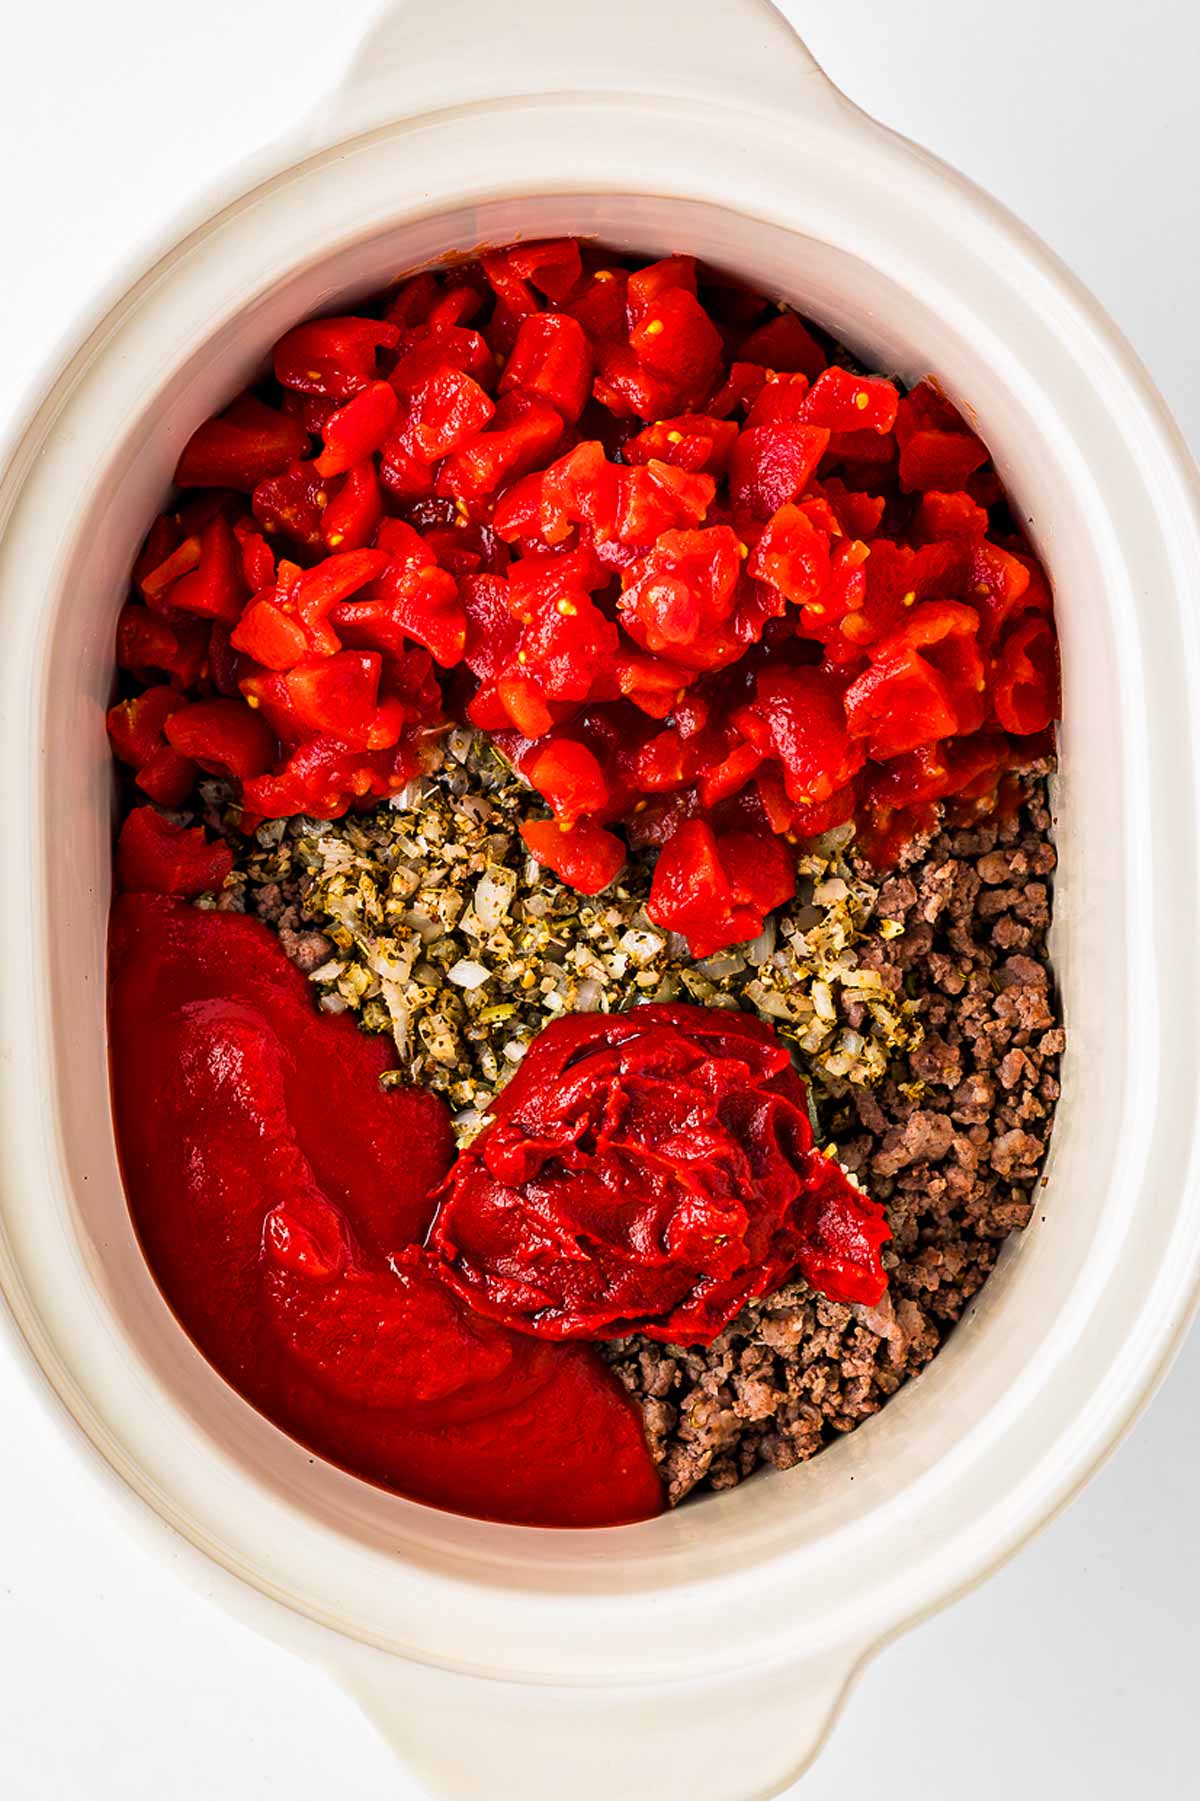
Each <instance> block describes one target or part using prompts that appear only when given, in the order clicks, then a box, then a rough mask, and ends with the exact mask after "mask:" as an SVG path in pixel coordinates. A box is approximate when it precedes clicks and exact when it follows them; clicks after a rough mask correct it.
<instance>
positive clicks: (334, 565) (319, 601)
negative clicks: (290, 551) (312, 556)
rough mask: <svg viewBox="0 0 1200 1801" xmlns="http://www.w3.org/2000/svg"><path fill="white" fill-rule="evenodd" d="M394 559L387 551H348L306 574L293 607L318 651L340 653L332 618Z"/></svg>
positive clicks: (337, 554)
mask: <svg viewBox="0 0 1200 1801" xmlns="http://www.w3.org/2000/svg"><path fill="white" fill-rule="evenodd" d="M390 560H391V559H390V558H389V556H388V553H387V551H386V550H346V551H339V552H337V553H336V554H335V555H333V556H328V557H326V558H325V559H324V561H323V562H320V563H318V564H317V565H316V567H315V568H313V569H307V570H305V571H304V573H303V574H302V575H301V577H300V580H299V582H298V583H297V585H296V590H295V594H294V597H293V605H294V607H295V612H296V616H297V618H298V619H299V621H300V623H301V625H302V626H303V627H304V629H305V631H306V632H307V634H308V641H309V644H310V645H311V646H312V648H313V649H314V650H317V651H322V652H324V653H325V654H327V655H328V654H329V653H330V652H332V651H335V650H337V648H338V638H337V635H336V633H335V632H334V631H333V630H332V628H331V626H330V624H329V615H330V614H331V613H332V611H333V609H334V607H336V606H338V605H339V604H340V602H342V601H344V600H348V599H349V597H350V595H351V594H354V593H356V592H357V591H358V589H359V588H365V587H366V585H367V583H368V582H373V581H374V580H375V578H376V577H377V576H380V575H382V574H383V573H384V571H385V570H386V569H387V567H388V564H389V562H390Z"/></svg>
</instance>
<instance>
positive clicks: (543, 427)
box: [436, 394, 563, 500]
mask: <svg viewBox="0 0 1200 1801" xmlns="http://www.w3.org/2000/svg"><path fill="white" fill-rule="evenodd" d="M562 430H563V424H562V420H561V418H560V417H559V415H558V414H557V413H556V412H555V410H554V408H553V407H552V406H550V405H548V404H547V402H546V401H544V400H530V399H529V398H528V397H527V396H526V395H524V394H506V395H505V396H504V398H503V399H502V400H501V401H500V402H499V404H498V405H497V407H496V412H495V416H494V418H493V419H492V422H491V424H490V426H489V428H488V429H487V430H486V431H481V432H479V434H478V435H477V436H476V437H474V438H472V439H471V440H470V441H469V442H468V443H467V444H466V445H464V446H463V448H462V449H461V450H458V451H456V452H455V453H454V454H453V455H452V456H448V457H447V458H446V461H445V462H444V463H443V464H442V467H441V471H440V473H439V475H438V478H437V484H436V485H437V491H438V493H439V494H450V495H453V496H454V497H455V498H456V499H459V500H475V499H478V498H479V497H480V496H481V495H485V494H494V493H495V491H496V489H497V488H498V487H499V486H500V484H501V482H503V481H512V480H514V479H515V477H517V476H518V475H524V473H525V471H526V470H527V469H530V468H532V467H533V465H534V463H536V462H537V461H538V459H539V458H540V457H542V456H544V455H545V454H546V453H547V452H548V451H550V450H552V449H553V448H554V446H555V444H557V442H558V440H559V439H560V438H561V436H562Z"/></svg>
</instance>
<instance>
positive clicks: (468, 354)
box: [388, 324, 496, 400]
mask: <svg viewBox="0 0 1200 1801" xmlns="http://www.w3.org/2000/svg"><path fill="white" fill-rule="evenodd" d="M446 369H457V370H459V371H460V373H461V374H463V375H469V376H470V377H471V379H472V381H475V382H478V383H479V385H480V386H481V387H483V388H490V387H491V386H492V383H493V381H494V380H495V375H496V359H495V357H494V356H493V355H492V352H491V349H490V347H489V345H488V342H487V340H486V338H484V337H483V335H482V334H481V333H480V332H477V331H465V330H464V329H463V328H462V327H460V326H457V325H444V324H443V325H435V324H428V325H422V326H420V327H418V329H417V330H415V331H410V332H408V333H406V334H405V337H404V338H403V340H402V341H401V344H400V348H399V351H398V353H397V357H396V364H395V367H394V368H393V370H392V372H391V374H390V375H389V376H388V380H389V381H390V382H391V384H392V386H393V387H394V388H395V390H396V392H397V394H399V395H400V397H401V399H402V400H411V399H412V397H413V395H414V394H416V393H417V392H418V390H419V389H421V388H423V387H424V386H425V384H426V382H427V381H428V380H429V378H430V376H431V375H437V374H438V373H439V372H440V371H443V370H446Z"/></svg>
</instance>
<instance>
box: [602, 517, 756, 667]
mask: <svg viewBox="0 0 1200 1801" xmlns="http://www.w3.org/2000/svg"><path fill="white" fill-rule="evenodd" d="M741 568H742V552H741V545H740V542H739V539H738V536H737V533H736V532H735V531H733V529H732V528H731V527H730V526H728V525H714V526H710V527H708V528H707V529H706V530H704V531H691V532H689V531H668V532H663V533H662V534H661V535H660V537H659V539H658V542H657V543H656V544H655V546H654V549H653V550H651V551H650V552H649V553H648V554H647V555H646V556H644V557H643V558H641V559H640V561H639V562H637V563H634V564H632V565H631V566H630V568H629V570H628V571H627V572H626V575H625V578H624V585H623V592H622V595H621V601H620V612H621V622H622V624H623V625H624V627H625V629H626V631H627V632H628V633H629V635H630V637H631V638H633V639H634V640H635V642H636V643H638V644H640V645H641V646H642V648H643V649H644V650H649V651H653V652H660V651H661V652H663V653H664V654H665V655H667V656H670V657H678V656H680V655H681V654H682V653H683V652H685V651H687V650H689V649H690V648H691V647H693V646H697V645H699V644H700V643H701V642H702V640H703V639H704V638H705V636H707V635H708V634H710V633H711V632H713V631H714V630H715V629H716V628H717V627H718V626H720V625H722V624H724V622H725V621H726V620H727V619H728V618H729V616H730V614H731V613H732V611H733V608H734V604H735V599H736V593H737V585H738V578H739V576H740V574H741Z"/></svg>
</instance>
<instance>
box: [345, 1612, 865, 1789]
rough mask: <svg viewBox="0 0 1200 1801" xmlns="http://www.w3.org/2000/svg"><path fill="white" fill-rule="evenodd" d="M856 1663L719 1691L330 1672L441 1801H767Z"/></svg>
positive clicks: (839, 1661)
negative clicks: (640, 1800) (648, 1800)
mask: <svg viewBox="0 0 1200 1801" xmlns="http://www.w3.org/2000/svg"><path fill="white" fill-rule="evenodd" d="M859 1662H861V1658H860V1657H858V1656H854V1655H851V1654H849V1653H843V1654H841V1655H840V1656H837V1657H834V1658H831V1659H829V1660H827V1661H821V1662H815V1663H809V1664H803V1665H797V1666H794V1667H791V1668H788V1669H785V1670H781V1671H772V1672H768V1673H766V1674H763V1673H761V1672H759V1673H755V1674H747V1675H739V1676H736V1677H729V1678H724V1679H722V1680H721V1681H720V1682H711V1683H704V1684H699V1683H697V1684H686V1685H685V1684H679V1685H672V1686H670V1687H663V1686H654V1685H651V1686H647V1687H642V1688H635V1689H630V1688H620V1689H579V1688H544V1687H529V1686H524V1685H520V1684H516V1683H505V1682H492V1681H488V1680H484V1679H482V1678H480V1677H475V1676H465V1675H457V1674H450V1673H448V1672H446V1671H444V1670H437V1669H431V1668H429V1667H428V1666H425V1665H416V1664H406V1663H401V1662H398V1661H397V1660H396V1659H395V1658H392V1657H388V1656H387V1655H385V1654H384V1653H382V1652H379V1651H373V1650H370V1649H369V1648H368V1647H365V1646H361V1645H352V1646H346V1647H345V1648H344V1655H342V1654H339V1658H338V1662H337V1664H336V1666H335V1669H334V1674H335V1675H336V1676H337V1677H338V1678H339V1680H340V1681H341V1682H342V1684H343V1685H344V1686H345V1687H346V1688H347V1689H349V1691H350V1693H351V1694H352V1695H353V1697H354V1698H355V1700H357V1701H358V1703H359V1705H360V1706H361V1707H362V1708H363V1709H364V1710H365V1712H366V1713H367V1715H368V1716H369V1718H370V1719H371V1720H372V1721H373V1723H374V1724H375V1726H376V1727H377V1728H378V1730H379V1731H380V1732H381V1733H382V1735H383V1737H384V1738H385V1739H386V1740H387V1742H388V1744H389V1745H390V1746H391V1747H392V1749H393V1750H394V1751H395V1752H396V1754H397V1755H398V1756H399V1758H400V1759H401V1761H402V1762H403V1763H404V1764H406V1765H407V1767H408V1769H409V1770H410V1771H411V1773H412V1774H413V1775H414V1776H415V1777H416V1778H417V1779H418V1780H419V1781H420V1782H421V1783H423V1784H424V1786H425V1787H426V1789H427V1790H428V1792H429V1794H430V1795H431V1796H433V1797H434V1801H478V1798H479V1796H480V1795H486V1796H487V1797H488V1801H563V1797H564V1796H566V1797H568V1801H613V1797H614V1796H620V1795H629V1796H646V1795H653V1796H654V1801H765V1798H766V1797H768V1796H771V1795H778V1794H779V1793H781V1791H782V1790H783V1789H784V1788H786V1787H788V1785H789V1784H791V1783H793V1782H795V1781H796V1780H797V1778H798V1777H799V1776H801V1775H802V1774H803V1772H804V1771H805V1769H807V1767H808V1765H809V1763H810V1762H811V1760H812V1759H813V1757H814V1756H815V1755H816V1753H817V1752H818V1750H819V1749H820V1747H821V1745H822V1743H823V1742H824V1739H825V1735H826V1733H827V1732H828V1730H829V1728H830V1726H831V1725H832V1723H833V1720H834V1717H835V1715H836V1714H837V1711H838V1709H839V1707H840V1705H841V1702H842V1699H843V1697H844V1695H845V1693H846V1690H847V1688H848V1686H849V1684H850V1681H851V1679H852V1677H853V1675H854V1671H855V1667H856V1665H857V1664H858V1663H859Z"/></svg>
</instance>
